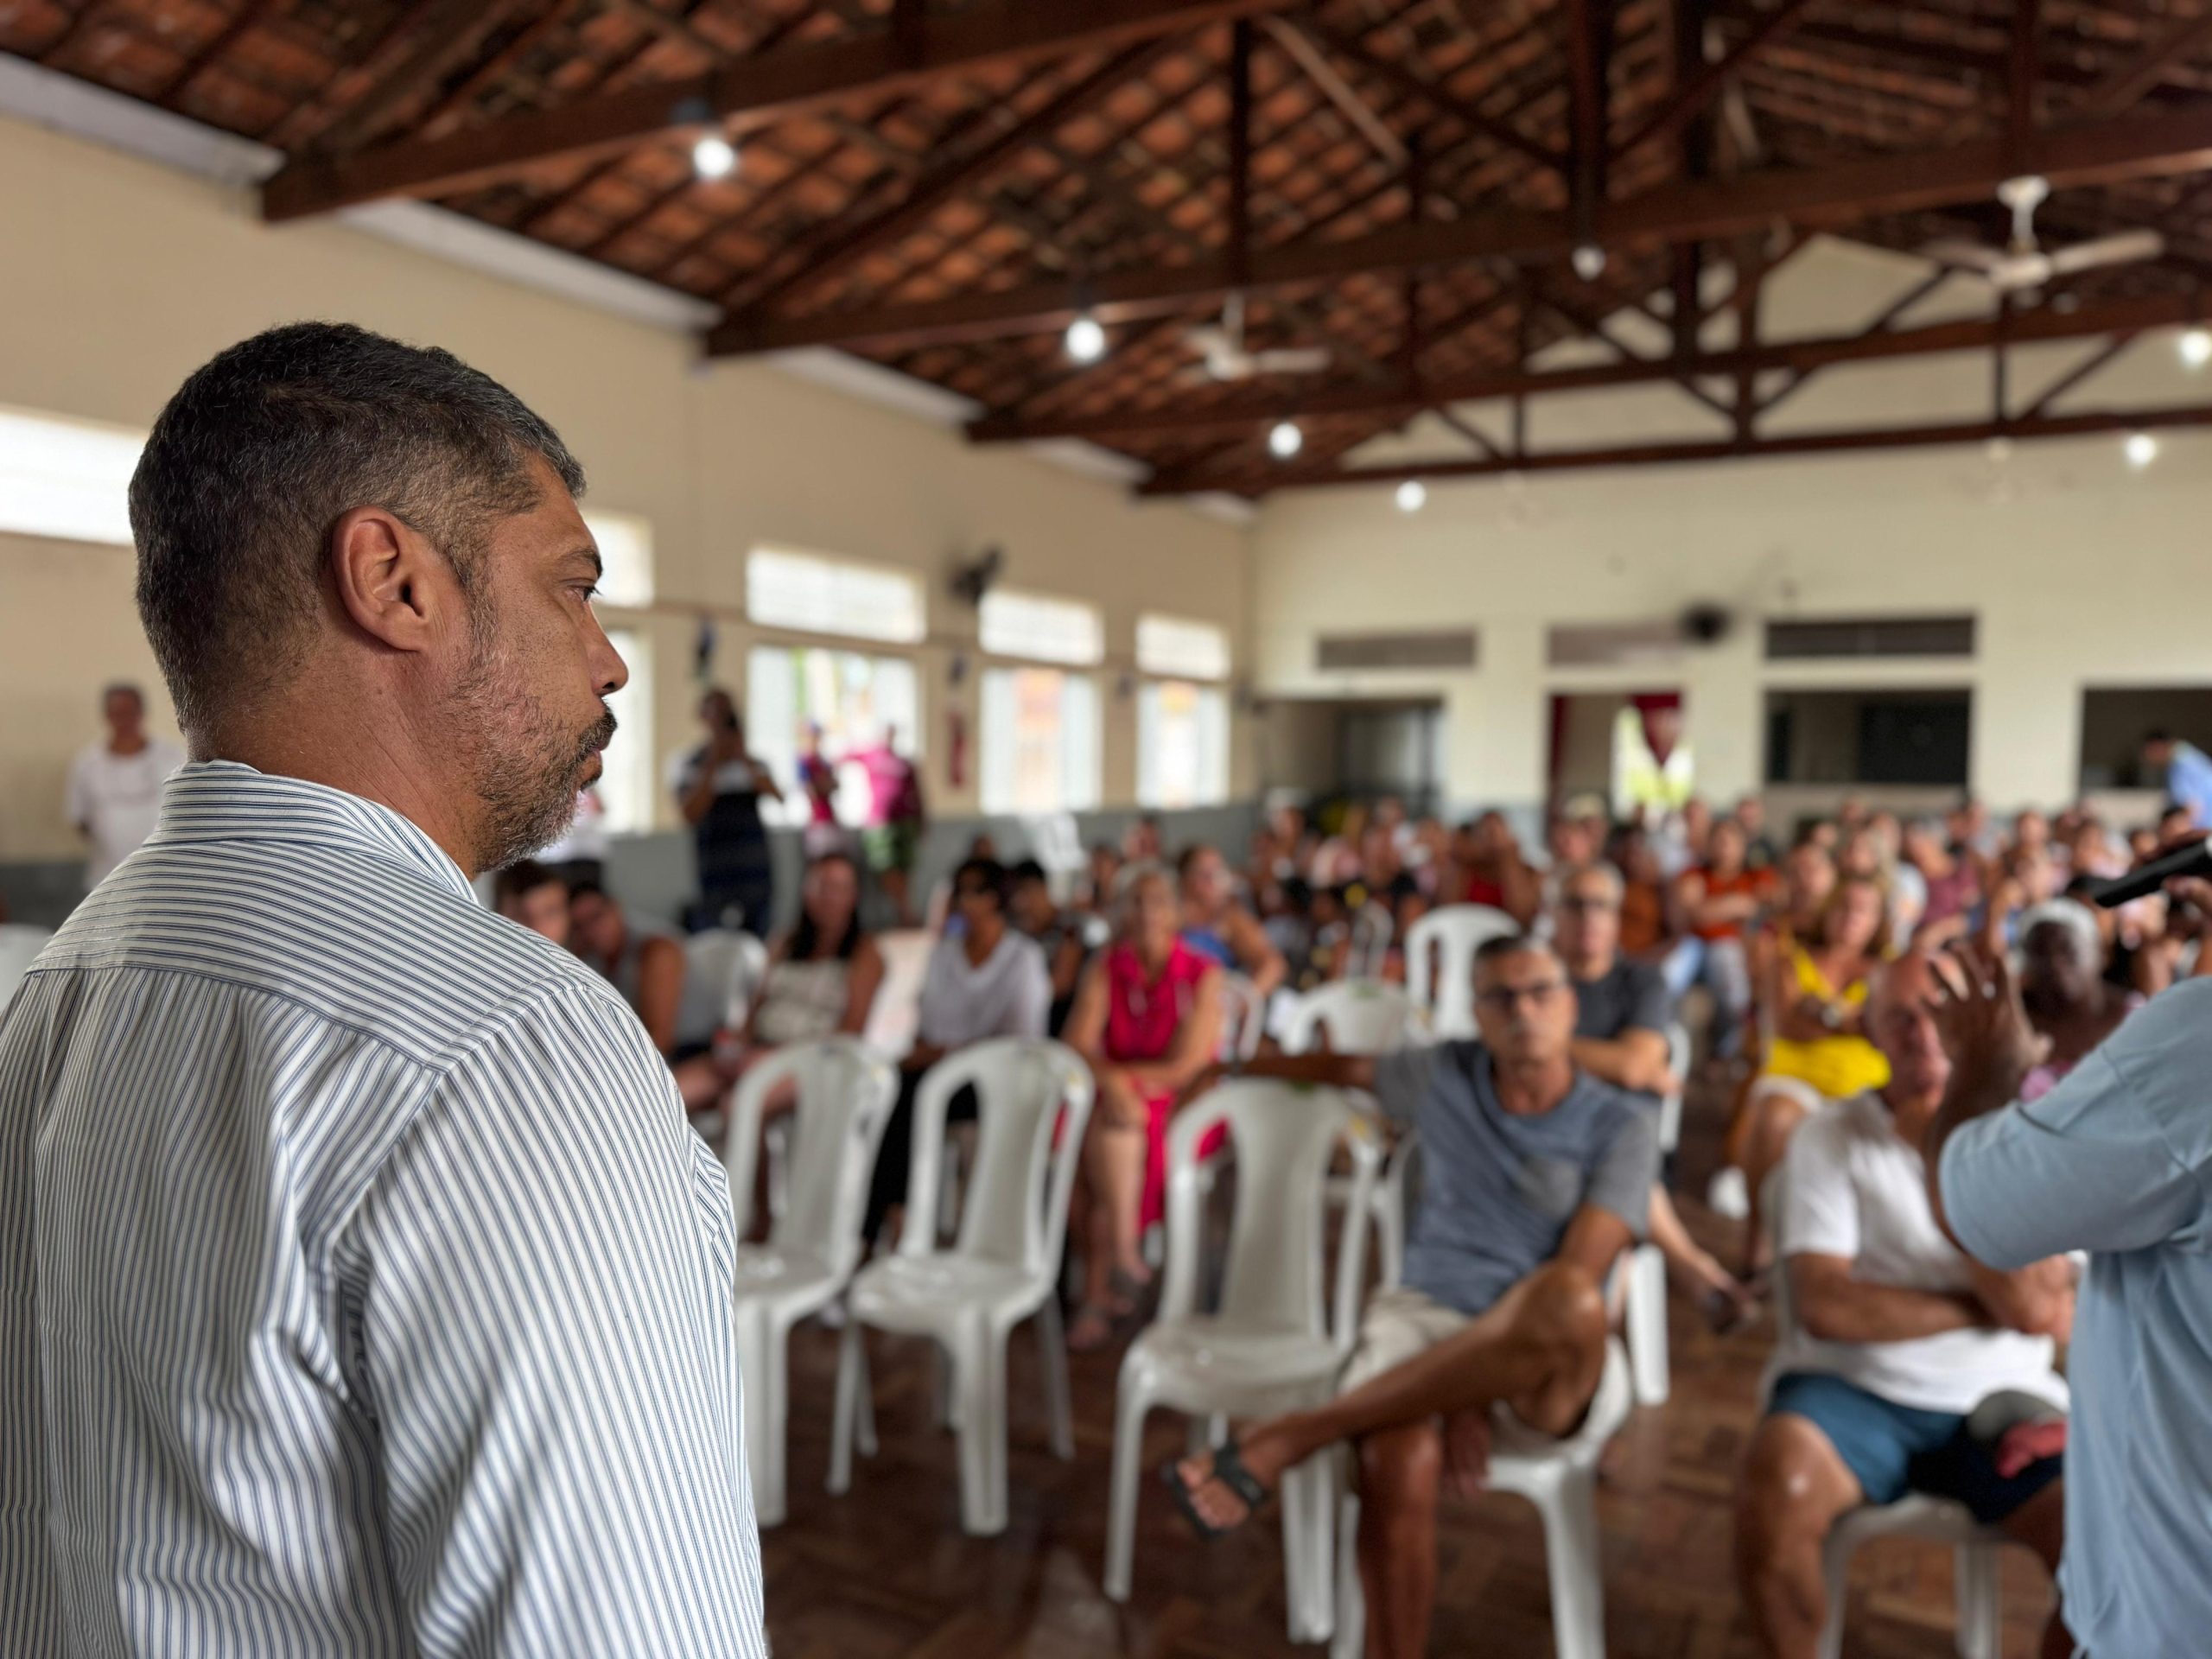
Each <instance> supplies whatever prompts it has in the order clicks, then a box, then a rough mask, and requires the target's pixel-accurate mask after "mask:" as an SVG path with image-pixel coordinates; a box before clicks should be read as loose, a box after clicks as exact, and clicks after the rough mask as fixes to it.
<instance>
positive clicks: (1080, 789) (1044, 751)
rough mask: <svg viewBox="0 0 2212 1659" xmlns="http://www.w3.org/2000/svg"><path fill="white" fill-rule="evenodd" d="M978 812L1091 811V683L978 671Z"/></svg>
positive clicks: (1043, 671) (1062, 676)
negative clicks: (980, 709) (980, 800)
mask: <svg viewBox="0 0 2212 1659" xmlns="http://www.w3.org/2000/svg"><path fill="white" fill-rule="evenodd" d="M981 770H982V779H981V782H982V798H983V810H984V811H986V812H995V813H1022V814H1042V813H1047V812H1085V811H1089V810H1091V809H1092V808H1094V807H1096V805H1097V804H1098V684H1097V682H1096V680H1094V679H1093V678H1092V677H1090V675H1088V674H1071V673H1069V672H1067V671H1065V669H1058V668H987V669H985V670H984V671H983V720H982V768H981Z"/></svg>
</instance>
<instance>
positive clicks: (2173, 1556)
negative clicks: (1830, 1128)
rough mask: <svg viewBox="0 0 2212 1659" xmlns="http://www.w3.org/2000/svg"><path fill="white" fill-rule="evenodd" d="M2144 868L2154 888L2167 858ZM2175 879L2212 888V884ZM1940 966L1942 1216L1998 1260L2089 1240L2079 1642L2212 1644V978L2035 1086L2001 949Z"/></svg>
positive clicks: (2166, 1653)
mask: <svg viewBox="0 0 2212 1659" xmlns="http://www.w3.org/2000/svg"><path fill="white" fill-rule="evenodd" d="M2145 874H2148V876H2149V878H2150V880H2151V883H2152V886H2154V887H2155V886H2156V884H2157V875H2158V872H2156V871H2151V872H2145ZM2128 880H2131V881H2133V880H2134V878H2128ZM2136 885H2140V883H2136ZM2171 885H2172V887H2173V889H2174V890H2175V893H2176V896H2177V897H2181V898H2185V899H2192V900H2194V901H2195V902H2196V903H2198V904H2200V905H2206V906H2208V907H2212V883H2208V882H2207V881H2205V880H2195V879H2193V880H2183V881H2177V882H2174V883H2173V884H2171ZM2113 886H2114V887H2115V888H2118V887H2120V884H2119V883H2115V884H2113ZM2123 896H2125V895H2124V894H2123V893H2120V892H2113V893H2107V894H2101V895H2100V897H2101V899H2103V901H2104V902H2107V903H2109V902H2116V901H2117V899H2120V897H2123ZM1942 966H1943V969H1945V972H1944V975H1943V977H1944V979H1945V981H1946V982H1947V983H1946V988H1945V989H1944V990H1943V991H1942V992H1940V993H1938V994H1937V995H1936V1006H1935V1007H1934V1009H1933V1010H1932V1012H1933V1014H1934V1017H1935V1019H1936V1024H1937V1027H1938V1028H1939V1029H1940V1030H1941V1032H1942V1036H1943V1041H1944V1046H1945V1047H1946V1049H1947V1050H1948V1052H1949V1053H1950V1056H1951V1060H1952V1071H1951V1081H1950V1085H1949V1087H1948V1090H1946V1093H1945V1097H1944V1101H1943V1105H1942V1109H1941V1111H1939V1112H1938V1113H1937V1115H1936V1119H1935V1121H1934V1122H1933V1123H1932V1124H1931V1125H1930V1126H1929V1130H1928V1134H1927V1138H1926V1141H1925V1146H1924V1150H1925V1153H1926V1158H1927V1166H1928V1172H1929V1199H1930V1201H1931V1202H1932V1203H1933V1204H1934V1205H1935V1208H1936V1218H1937V1220H1938V1222H1939V1223H1940V1224H1942V1227H1943V1228H1944V1230H1945V1231H1947V1232H1948V1233H1949V1234H1950V1236H1951V1237H1952V1238H1953V1239H1954V1240H1955V1242H1956V1243H1958V1245H1959V1246H1960V1248H1961V1249H1964V1250H1965V1251H1966V1252H1967V1254H1968V1255H1972V1256H1974V1258H1976V1259H1977V1260H1979V1261H1980V1262H1982V1263H1983V1264H1984V1265H1985V1266H1987V1267H1989V1268H1995V1269H1998V1270H1999V1271H2005V1270H2009V1269H2012V1268H2019V1267H2021V1266H2024V1264H2026V1263H2027V1262H2032V1261H2036V1260H2037V1259H2039V1258H2041V1257H2044V1256H2048V1255H2056V1254H2057V1253H2060V1252H2063V1251H2087V1252H2088V1257H2089V1265H2088V1272H2087V1274H2086V1275H2085V1278H2084V1280H2083V1283H2082V1291H2081V1299H2080V1304H2079V1311H2078V1313H2077V1314H2076V1317H2075V1327H2074V1341H2073V1344H2072V1347H2071V1350H2070V1355H2069V1368H2068V1369H2069V1381H2070V1383H2071V1385H2072V1389H2073V1398H2074V1413H2073V1419H2072V1424H2071V1429H2070V1442H2069V1445H2068V1446H2067V1448H2066V1529H2065V1536H2066V1544H2065V1554H2064V1559H2063V1561H2062V1562H2061V1564H2060V1567H2059V1573H2058V1581H2059V1587H2060V1590H2061V1592H2062V1594H2063V1598H2064V1604H2065V1607H2066V1617H2067V1623H2068V1625H2069V1628H2070V1629H2071V1630H2072V1631H2073V1633H2074V1637H2075V1641H2076V1642H2077V1643H2079V1648H2078V1650H2077V1651H2078V1653H2079V1654H2082V1655H2086V1656H2088V1659H2183V1656H2188V1655H2192V1654H2201V1653H2203V1652H2204V1651H2206V1648H2207V1643H2208V1641H2212V1636H2209V1635H2208V1633H2209V1632H2212V980H2207V979H2191V980H2189V981H2186V982H2183V983H2181V984H2177V985H2176V986H2175V987H2174V988H2172V989H2171V990H2169V991H2167V992H2166V993H2165V994H2164V995H2161V996H2159V997H2158V998H2157V999H2156V1000H2155V1001H2152V1002H2151V1003H2150V1004H2149V1005H2148V1006H2146V1007H2144V1008H2142V1009H2141V1010H2140V1011H2139V1012H2138V1013H2136V1014H2133V1015H2131V1016H2130V1017H2129V1018H2128V1019H2127V1020H2126V1022H2125V1023H2124V1024H2123V1025H2121V1026H2120V1028H2119V1029H2118V1030H2117V1031H2115V1032H2114V1033H2113V1034H2112V1036H2111V1037H2110V1038H2109V1039H2107V1040H2106V1041H2105V1042H2104V1043H2103V1044H2102V1045H2101V1046H2099V1047H2098V1048H2096V1049H2094V1051H2092V1052H2090V1053H2089V1054H2088V1055H2087V1056H2086V1057H2084V1058H2082V1060H2081V1061H2080V1063H2079V1064H2078V1065H2075V1068H2074V1069H2073V1071H2070V1072H2069V1073H2068V1075H2067V1076H2066V1077H2065V1078H2064V1079H2063V1081H2061V1082H2060V1083H2059V1084H2058V1085H2057V1086H2056V1088H2054V1089H2052V1090H2050V1092H2049V1093H2048V1094H2045V1095H2044V1096H2041V1097H2040V1098H2039V1099H2037V1100H2035V1101H2033V1102H2023V1101H2021V1099H2020V1098H2019V1096H2020V1092H2021V1084H2022V1083H2023V1080H2024V1078H2025V1077H2026V1076H2027V1074H2028V1071H2029V1070H2030V1068H2031V1067H2032V1066H2033V1065H2035V1063H2036V1059H2037V1045H2036V1039H2035V1034H2034V1033H2033V1031H2032V1030H2031V1027H2030V1026H2029V1023H2028V1017H2027V1014H2026V1011H2025V1010H2024V1007H2022V1005H2021V1001H2020V995H2019V991H2018V986H2017V984H2016V983H2015V982H2014V979H2013V976H2012V970H2011V969H2010V968H2009V966H2008V965H2007V963H2006V962H2005V957H2003V955H2002V954H2001V953H1998V952H1993V951H1991V950H1988V949H1987V948H1986V946H1981V945H1974V946H1963V945H1962V946H1960V947H1957V948H1955V950H1953V951H1952V952H1951V953H1949V955H1948V957H1946V958H1944V959H1943V961H1942Z"/></svg>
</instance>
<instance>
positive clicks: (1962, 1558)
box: [1955, 1544, 2004, 1659]
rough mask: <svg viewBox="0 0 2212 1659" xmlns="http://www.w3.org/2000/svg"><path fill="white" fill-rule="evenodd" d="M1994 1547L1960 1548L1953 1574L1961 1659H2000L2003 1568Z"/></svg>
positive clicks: (1987, 1545) (1968, 1545)
mask: <svg viewBox="0 0 2212 1659" xmlns="http://www.w3.org/2000/svg"><path fill="white" fill-rule="evenodd" d="M1998 1548H1999V1547H1998V1546H1997V1545H1995V1544H1961V1545H1960V1546H1959V1551H1958V1559H1957V1564H1956V1569H1955V1570H1956V1573H1957V1577H1958V1586H1957V1589H1958V1602H1959V1655H1960V1659H2001V1656H2002V1652H2003V1648H2004V1634H2003V1630H2004V1626H2003V1618H2004V1614H2003V1606H2002V1603H2001V1599H2000V1598H2001V1595H2002V1590H2003V1584H2002V1578H2003V1573H2004V1565H2003V1562H2002V1560H2001V1559H2000V1557H1999V1554H1998Z"/></svg>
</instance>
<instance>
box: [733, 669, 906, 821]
mask: <svg viewBox="0 0 2212 1659" xmlns="http://www.w3.org/2000/svg"><path fill="white" fill-rule="evenodd" d="M814 726H819V727H820V728H822V753H823V754H824V755H825V756H827V757H828V758H829V761H830V762H831V764H832V765H833V766H836V774H837V793H836V801H835V803H834V806H835V810H836V814H837V820H838V822H839V823H844V824H849V825H852V826H855V827H857V826H859V825H861V824H863V823H867V822H868V807H869V804H870V799H871V795H870V789H869V785H868V775H867V772H866V771H865V769H863V768H862V767H861V766H857V765H855V764H852V763H851V762H850V761H849V756H851V755H852V754H854V753H855V752H856V751H859V750H861V749H865V748H869V747H874V745H875V744H877V743H879V742H888V743H890V744H891V745H892V746H893V747H895V748H896V749H897V750H898V751H899V753H901V754H903V755H905V756H906V758H907V759H908V760H912V761H913V762H914V763H915V764H916V765H919V764H920V762H921V758H922V742H921V738H922V721H921V691H920V681H919V677H918V676H917V675H916V673H915V671H914V664H912V663H911V662H908V661H907V660H906V658H903V657H874V656H870V655H868V654H867V653H866V652H857V651H836V650H833V649H829V648H827V647H824V646H820V645H755V646H754V647H753V653H752V656H751V657H750V658H748V660H747V664H746V700H745V736H746V744H747V747H748V748H750V749H751V750H752V752H753V754H754V755H755V756H756V757H757V758H758V759H759V760H760V761H761V762H762V763H763V764H764V765H766V766H767V768H768V770H769V771H770V772H772V773H773V774H774V775H775V779H776V782H777V783H778V784H779V785H781V786H782V788H783V791H784V798H783V801H782V803H781V804H776V803H774V802H768V803H764V806H763V814H764V816H765V817H766V818H767V819H768V821H769V822H770V823H785V824H803V823H806V822H807V819H808V817H810V811H809V808H808V802H807V797H806V791H805V789H804V787H802V786H801V785H800V783H799V778H798V762H799V757H800V756H801V755H802V754H804V753H806V741H807V734H808V729H809V728H810V727H814Z"/></svg>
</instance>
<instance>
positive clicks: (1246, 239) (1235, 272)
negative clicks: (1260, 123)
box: [1224, 21, 1252, 289]
mask: <svg viewBox="0 0 2212 1659" xmlns="http://www.w3.org/2000/svg"><path fill="white" fill-rule="evenodd" d="M1224 246H1225V247H1227V248H1228V250H1229V274H1230V281H1231V282H1232V283H1234V284H1235V285H1236V288H1237V289H1243V286H1244V277H1245V276H1246V275H1247V273H1248V272H1249V270H1250V269H1251V260H1252V25H1251V24H1250V23H1249V22H1242V21H1240V22H1237V23H1236V26H1235V28H1234V29H1232V30H1231V31H1230V40H1229V223H1228V226H1226V227H1225V230H1224Z"/></svg>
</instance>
